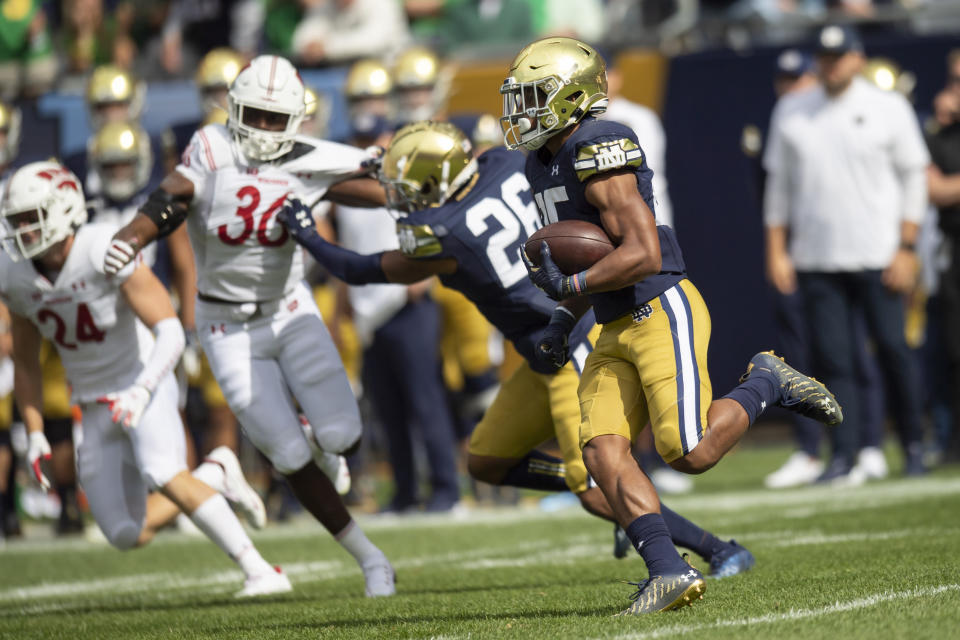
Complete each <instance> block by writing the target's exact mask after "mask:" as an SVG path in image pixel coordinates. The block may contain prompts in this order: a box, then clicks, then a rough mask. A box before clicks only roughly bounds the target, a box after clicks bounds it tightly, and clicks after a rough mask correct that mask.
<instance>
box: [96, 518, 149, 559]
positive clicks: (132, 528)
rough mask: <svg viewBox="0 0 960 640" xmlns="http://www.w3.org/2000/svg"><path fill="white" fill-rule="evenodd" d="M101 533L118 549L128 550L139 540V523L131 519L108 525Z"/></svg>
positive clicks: (135, 545)
mask: <svg viewBox="0 0 960 640" xmlns="http://www.w3.org/2000/svg"><path fill="white" fill-rule="evenodd" d="M108 529H109V531H104V532H103V534H104V535H105V536H106V537H107V540H108V541H110V544H111V545H112V546H114V547H115V548H117V549H119V550H120V551H129V550H130V549H133V548H135V547H137V543H138V542H139V540H140V529H141V527H140V525H139V524H137V523H136V522H134V521H132V520H128V521H127V522H122V523H120V524H117V525H114V526H112V527H108Z"/></svg>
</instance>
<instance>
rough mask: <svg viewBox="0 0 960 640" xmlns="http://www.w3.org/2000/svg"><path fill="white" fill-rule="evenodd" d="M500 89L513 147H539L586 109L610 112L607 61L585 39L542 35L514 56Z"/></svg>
mask: <svg viewBox="0 0 960 640" xmlns="http://www.w3.org/2000/svg"><path fill="white" fill-rule="evenodd" d="M500 93H501V94H502V95H503V117H502V118H500V126H501V127H502V128H503V131H504V138H505V139H506V146H507V148H508V149H516V148H518V147H524V148H526V149H530V150H533V149H539V148H540V147H542V146H543V144H544V143H545V142H546V141H547V139H548V138H549V137H550V136H552V135H554V134H555V133H557V132H558V131H561V130H563V129H566V128H567V127H569V126H571V125H573V124H575V123H577V122H579V121H580V120H581V119H582V118H583V117H584V116H585V115H586V114H588V113H602V112H603V111H606V109H607V71H606V65H605V64H604V62H603V58H601V57H600V55H599V54H598V53H597V52H596V51H595V50H594V49H593V47H591V46H590V45H588V44H585V43H583V42H580V41H579V40H574V39H573V38H560V37H554V38H545V39H543V40H537V41H536V42H534V43H531V44H529V45H527V46H526V47H525V48H524V49H523V50H522V51H521V52H520V53H519V54H518V55H517V57H516V58H515V59H514V61H513V64H511V65H510V73H509V75H508V76H507V78H506V80H504V81H503V85H502V86H501V87H500Z"/></svg>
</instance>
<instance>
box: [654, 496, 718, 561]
mask: <svg viewBox="0 0 960 640" xmlns="http://www.w3.org/2000/svg"><path fill="white" fill-rule="evenodd" d="M660 515H661V516H663V521H664V523H665V524H666V525H667V529H669V530H670V538H671V539H672V540H673V544H675V545H676V546H678V547H683V548H684V549H690V550H691V551H693V552H694V553H697V554H699V555H700V556H702V557H703V558H704V559H706V560H708V561H709V560H710V558H712V557H713V554H715V553H717V552H718V551H721V550H722V549H723V548H724V547H726V546H727V543H726V542H724V541H722V540H721V539H720V538H718V537H717V536H715V535H713V534H712V533H710V532H709V531H707V530H705V529H701V528H700V527H698V526H697V525H695V524H693V523H692V522H690V521H689V520H687V519H686V518H684V517H683V516H681V515H680V514H679V513H677V512H676V511H673V510H672V509H670V508H668V507H667V506H666V505H665V504H663V503H662V502H661V503H660Z"/></svg>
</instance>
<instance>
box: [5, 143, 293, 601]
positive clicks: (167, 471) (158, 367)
mask: <svg viewBox="0 0 960 640" xmlns="http://www.w3.org/2000/svg"><path fill="white" fill-rule="evenodd" d="M0 213H2V222H3V227H2V229H3V238H2V239H3V245H4V249H5V251H4V253H2V254H0V294H2V295H3V298H4V300H5V301H6V302H7V303H8V304H9V305H10V308H11V317H12V320H11V327H12V332H13V336H14V346H13V360H14V376H15V380H16V385H15V391H14V395H15V397H16V400H17V405H18V407H19V408H20V412H21V415H22V416H23V420H24V423H25V424H26V427H27V432H28V435H29V448H28V453H27V458H28V462H29V464H30V465H31V467H32V470H33V473H34V475H35V477H36V479H37V480H38V481H39V482H40V484H41V485H42V486H43V487H44V488H45V489H46V488H49V481H48V480H47V479H46V477H45V476H44V474H43V472H42V470H41V467H40V464H41V461H42V460H49V459H50V458H51V444H50V443H49V442H48V440H47V438H45V437H44V427H45V425H44V419H43V418H42V417H41V405H42V403H43V399H42V387H41V385H42V381H41V378H42V373H41V367H40V344H41V335H44V336H46V337H47V338H48V339H49V340H51V341H53V342H55V343H56V346H57V350H58V351H59V352H60V353H61V357H63V359H64V366H65V368H67V369H68V370H69V372H70V378H71V380H72V382H73V389H72V391H73V397H74V400H75V401H76V402H77V403H78V404H79V405H80V406H81V408H82V411H83V420H84V430H83V441H82V443H81V445H80V447H79V450H78V463H77V470H78V474H79V476H80V478H81V480H82V483H83V486H84V488H85V490H86V494H87V498H88V500H89V502H90V509H91V512H92V513H93V516H94V518H95V519H96V521H97V524H98V525H99V526H100V529H101V530H102V531H103V533H104V535H105V536H106V537H107V539H108V540H109V541H110V543H111V544H112V545H113V546H115V547H117V548H118V549H121V550H127V549H132V548H133V547H135V546H139V545H143V544H146V543H147V542H149V541H150V539H151V538H152V536H153V533H154V530H152V529H151V528H150V527H147V526H145V525H146V524H147V523H148V522H149V521H150V514H148V508H149V507H148V501H147V491H148V490H150V489H159V490H160V491H161V492H163V493H164V494H165V495H166V496H167V497H168V498H169V499H170V500H172V501H173V502H175V503H176V505H177V507H179V509H180V510H182V511H183V512H184V513H187V514H189V515H190V517H191V518H192V519H193V521H194V523H195V524H196V525H197V526H198V527H199V528H200V529H201V530H203V531H204V532H205V533H206V534H207V536H208V537H209V538H210V539H211V540H212V541H214V542H215V543H216V544H217V545H218V546H219V547H220V548H221V549H222V550H223V551H224V552H225V553H226V554H227V555H228V556H230V558H231V559H232V560H233V561H234V562H236V563H237V565H238V566H239V567H240V568H241V569H242V570H243V572H244V574H245V577H246V581H245V583H244V588H243V590H241V591H240V592H238V594H237V595H238V596H253V595H264V594H268V593H281V592H285V591H290V588H291V587H290V582H289V580H288V579H287V578H286V576H285V575H284V574H283V573H282V572H281V571H279V570H278V569H275V568H274V567H272V566H271V565H270V564H268V563H267V562H266V561H265V560H264V559H263V558H262V557H261V556H260V554H259V552H257V550H256V549H255V548H254V546H253V544H252V543H251V541H250V539H249V537H247V535H246V533H245V532H244V531H243V528H242V527H241V526H240V523H239V521H238V520H237V519H236V516H234V514H233V512H232V511H231V510H230V507H229V505H228V504H227V502H226V500H225V499H224V498H223V496H221V495H220V494H218V493H216V492H215V491H214V490H213V489H212V488H211V487H210V486H208V485H207V484H204V482H202V481H201V480H199V479H197V478H196V477H194V476H193V475H191V474H190V473H188V472H187V470H186V467H185V451H186V448H185V443H184V440H183V426H182V424H179V418H178V415H177V408H176V399H177V387H176V382H175V380H174V377H173V374H172V370H173V367H174V365H175V364H176V362H177V361H178V360H179V358H180V352H181V351H182V349H183V344H184V337H183V328H182V327H181V325H180V322H179V321H178V320H177V318H176V315H175V313H174V310H173V306H172V305H171V303H170V299H169V297H168V295H167V292H166V289H165V288H164V287H163V285H162V284H161V283H160V281H159V280H158V279H157V278H156V276H154V275H153V273H152V272H151V270H150V268H149V267H147V266H145V265H143V264H142V263H140V262H134V263H132V264H130V265H128V267H127V268H125V269H124V270H122V271H120V272H117V273H115V274H111V275H109V276H108V275H107V274H105V273H104V272H103V267H102V264H101V261H102V257H103V254H104V251H105V249H106V247H107V245H108V244H109V242H110V240H109V239H108V238H109V236H110V234H111V232H112V231H113V230H114V229H115V228H116V227H113V226H110V225H107V224H104V225H98V224H92V225H85V224H84V223H85V222H86V218H87V211H86V205H85V202H84V198H83V191H82V188H81V186H80V184H79V180H78V179H77V178H76V176H74V175H73V174H72V173H70V171H69V170H68V169H66V168H64V167H63V166H62V165H60V164H58V163H55V162H36V163H32V164H29V165H26V166H24V167H22V168H21V169H19V170H18V171H17V172H16V173H15V174H14V175H13V176H12V177H11V178H10V184H9V185H8V186H7V189H6V192H5V195H4V197H3V202H2V211H0ZM71 258H72V260H71ZM41 332H42V334H41ZM205 466H206V467H207V468H206V469H204V473H205V475H210V473H212V474H213V476H214V477H216V478H217V480H218V482H219V483H220V484H221V485H222V484H224V483H225V482H226V481H227V476H228V474H227V469H226V468H224V467H222V466H219V467H218V466H217V465H216V464H212V463H211V464H208V465H205ZM231 471H238V469H235V470H231ZM198 475H199V474H198ZM230 479H231V480H236V482H237V483H238V487H237V488H239V489H240V490H242V491H243V492H244V493H245V496H244V497H243V500H244V501H245V502H246V503H247V504H248V505H249V506H250V508H251V509H252V510H256V511H259V512H261V513H262V509H263V505H262V503H260V502H259V498H258V497H257V496H256V494H255V493H253V491H252V489H250V487H249V486H247V485H246V482H245V481H243V479H242V475H240V476H239V477H238V476H237V474H236V473H232V474H230ZM248 501H252V503H251V502H248ZM262 524H263V521H262V518H261V521H260V525H261V526H262Z"/></svg>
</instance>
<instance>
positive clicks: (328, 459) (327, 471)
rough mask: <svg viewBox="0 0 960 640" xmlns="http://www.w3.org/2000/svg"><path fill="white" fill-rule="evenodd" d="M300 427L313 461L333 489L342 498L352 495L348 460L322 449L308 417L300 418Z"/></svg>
mask: <svg viewBox="0 0 960 640" xmlns="http://www.w3.org/2000/svg"><path fill="white" fill-rule="evenodd" d="M300 427H301V428H302V429H303V435H304V436H306V438H307V443H308V444H309V445H310V451H311V453H312V454H313V461H314V462H315V463H316V464H317V466H318V467H320V470H321V471H323V473H324V475H326V476H327V477H328V478H330V482H332V483H333V488H334V489H336V490H337V493H338V494H339V495H341V496H345V495H347V494H348V493H350V484H351V480H350V467H349V466H347V459H346V458H344V457H343V456H338V455H337V454H335V453H327V452H326V451H324V450H323V449H321V448H320V445H318V444H317V440H316V438H314V437H313V429H312V428H310V423H309V422H307V418H306V416H302V415H301V416H300Z"/></svg>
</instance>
